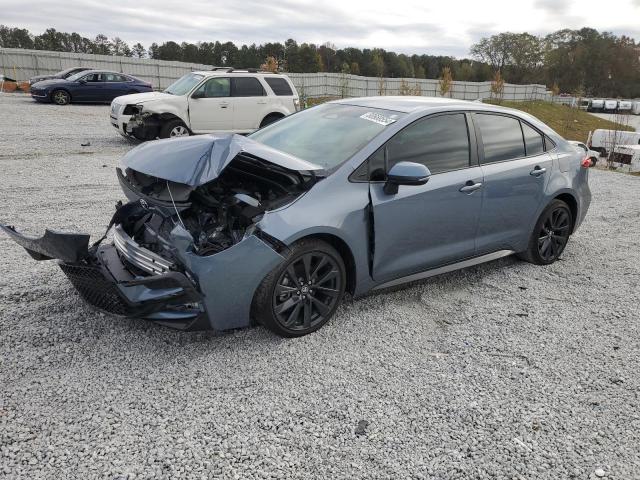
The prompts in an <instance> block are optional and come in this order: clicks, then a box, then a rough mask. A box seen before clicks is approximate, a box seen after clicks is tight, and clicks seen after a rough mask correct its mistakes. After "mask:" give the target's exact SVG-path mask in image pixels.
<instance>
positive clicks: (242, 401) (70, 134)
mask: <svg viewBox="0 0 640 480" xmlns="http://www.w3.org/2000/svg"><path fill="white" fill-rule="evenodd" d="M0 112H2V114H1V115H0V132H2V135H0V162H1V163H0V168H1V170H0V171H1V172H2V173H1V178H2V182H1V185H0V205H2V209H1V213H0V220H5V221H6V220H9V221H10V222H11V223H12V224H15V225H17V226H19V227H23V228H24V229H25V230H26V231H29V232H32V233H34V234H35V233H41V232H42V230H43V228H44V226H45V225H47V226H50V227H56V228H59V229H79V230H84V231H88V232H90V233H91V234H92V235H100V234H102V230H103V228H104V226H105V225H106V224H107V222H108V220H109V217H110V215H111V212H112V209H113V204H114V203H115V202H116V200H118V199H120V198H122V195H121V193H120V191H119V187H118V186H117V181H116V177H115V174H114V168H113V167H114V166H115V165H116V162H117V160H118V158H119V157H120V156H121V155H122V154H123V153H124V152H126V151H127V149H128V148H130V144H128V143H127V142H126V141H125V140H124V139H122V138H120V137H119V136H118V135H117V134H116V133H115V132H114V131H113V129H112V128H111V127H110V125H109V121H108V109H107V107H104V106H81V105H78V106H70V107H62V108H60V107H55V106H51V105H40V104H35V103H33V102H32V101H31V100H30V99H29V98H28V97H25V96H20V95H5V96H0ZM86 142H90V143H91V145H90V146H86V147H83V146H81V143H86ZM591 184H592V189H593V194H594V200H593V204H592V206H591V210H590V212H589V215H588V217H587V219H586V221H585V223H584V225H583V226H582V228H581V229H580V230H579V232H577V233H576V235H574V237H573V238H572V240H571V241H570V243H569V246H568V248H567V250H566V253H565V254H564V256H563V259H562V261H559V262H557V263H555V264H554V265H552V266H549V267H536V266H533V265H529V264H527V263H522V262H520V261H518V260H516V259H513V258H507V259H503V260H500V261H497V262H494V263H491V264H486V265H483V266H479V267H474V268H470V269H467V270H464V271H460V272H454V273H451V274H448V275H445V276H441V277H438V278H434V279H431V280H429V281H425V282H422V283H418V284H415V285H413V286H411V287H410V288H405V289H400V290H397V291H394V292H387V293H382V294H376V295H372V296H369V297H367V298H365V299H361V300H359V301H354V302H351V301H349V302H347V303H346V304H345V305H344V306H343V307H341V308H340V310H339V311H338V313H337V315H336V317H335V318H334V319H333V320H332V321H331V322H330V324H328V325H326V326H325V327H324V328H322V329H321V330H320V331H319V332H317V333H314V334H312V335H309V336H307V337H304V338H301V339H296V340H284V339H281V338H278V337H276V336H274V335H272V334H270V333H269V332H268V331H266V330H265V329H263V328H252V329H245V330H241V331H236V332H231V333H227V334H223V335H213V334H211V333H180V332H176V331H172V330H168V329H165V328H162V327H158V326H155V325H153V324H150V323H147V322H145V321H142V320H129V319H119V318H115V317H112V316H109V315H106V314H102V313H97V312H96V311H94V310H92V309H91V308H89V307H87V306H86V305H85V304H84V303H83V302H82V301H80V299H79V297H78V296H77V295H76V293H75V292H74V290H73V288H72V287H71V286H70V284H69V282H68V281H67V280H66V279H65V278H64V276H63V274H62V272H60V270H59V269H58V267H57V266H56V265H55V263H53V262H39V263H38V262H34V261H33V260H32V259H31V258H29V257H28V256H27V254H26V253H25V252H24V251H23V250H22V249H20V248H19V247H18V246H17V245H15V244H14V243H13V242H12V241H10V240H9V239H8V238H7V237H6V236H4V235H0V256H1V258H2V259H3V262H2V264H1V265H0V339H1V341H0V476H1V477H3V478H9V479H13V478H24V479H53V478H64V479H74V478H78V479H91V478H101V479H104V478H108V479H125V478H128V479H131V478H166V479H174V478H196V479H200V478H239V479H251V478H284V479H310V478H349V479H353V478H388V479H397V478H430V479H449V478H473V479H489V478H491V479H502V478H504V479H534V478H535V479H540V478H545V479H546V478H548V479H571V478H575V479H591V478H599V477H600V476H603V477H605V478H611V479H632V478H640V409H639V408H638V405H639V403H640V400H639V398H638V396H639V391H640V379H639V376H638V372H639V371H640V327H639V326H638V316H639V315H638V313H639V306H638V297H639V296H640V213H639V212H640V178H638V177H633V176H628V175H624V174H618V173H610V172H601V171H593V172H592V176H591Z"/></svg>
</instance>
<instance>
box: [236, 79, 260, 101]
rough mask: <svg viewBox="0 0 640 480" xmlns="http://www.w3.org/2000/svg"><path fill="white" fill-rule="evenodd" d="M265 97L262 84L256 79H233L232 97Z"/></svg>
mask: <svg viewBox="0 0 640 480" xmlns="http://www.w3.org/2000/svg"><path fill="white" fill-rule="evenodd" d="M264 95H265V91H264V88H262V84H261V83H260V82H259V81H258V79H257V78H255V77H238V78H232V79H231V96H232V97H262V96H264Z"/></svg>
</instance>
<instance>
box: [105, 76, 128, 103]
mask: <svg viewBox="0 0 640 480" xmlns="http://www.w3.org/2000/svg"><path fill="white" fill-rule="evenodd" d="M131 83H132V82H130V81H129V79H128V78H127V77H125V76H124V75H120V74H117V73H105V74H104V84H105V88H104V92H105V93H104V97H103V100H104V101H109V102H110V101H111V100H113V99H114V98H116V97H119V96H120V95H126V94H127V93H128V92H129V86H130V85H131Z"/></svg>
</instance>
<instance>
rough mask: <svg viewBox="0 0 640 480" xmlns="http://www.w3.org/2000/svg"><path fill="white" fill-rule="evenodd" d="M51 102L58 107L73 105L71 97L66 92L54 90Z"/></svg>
mask: <svg viewBox="0 0 640 480" xmlns="http://www.w3.org/2000/svg"><path fill="white" fill-rule="evenodd" d="M51 101H52V102H53V103H55V104H56V105H69V104H70V103H71V95H69V92H67V91H66V90H54V91H53V92H51Z"/></svg>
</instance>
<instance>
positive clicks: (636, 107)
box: [631, 101, 640, 115]
mask: <svg viewBox="0 0 640 480" xmlns="http://www.w3.org/2000/svg"><path fill="white" fill-rule="evenodd" d="M631 113H633V114H634V115H640V102H638V101H636V102H633V105H631Z"/></svg>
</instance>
